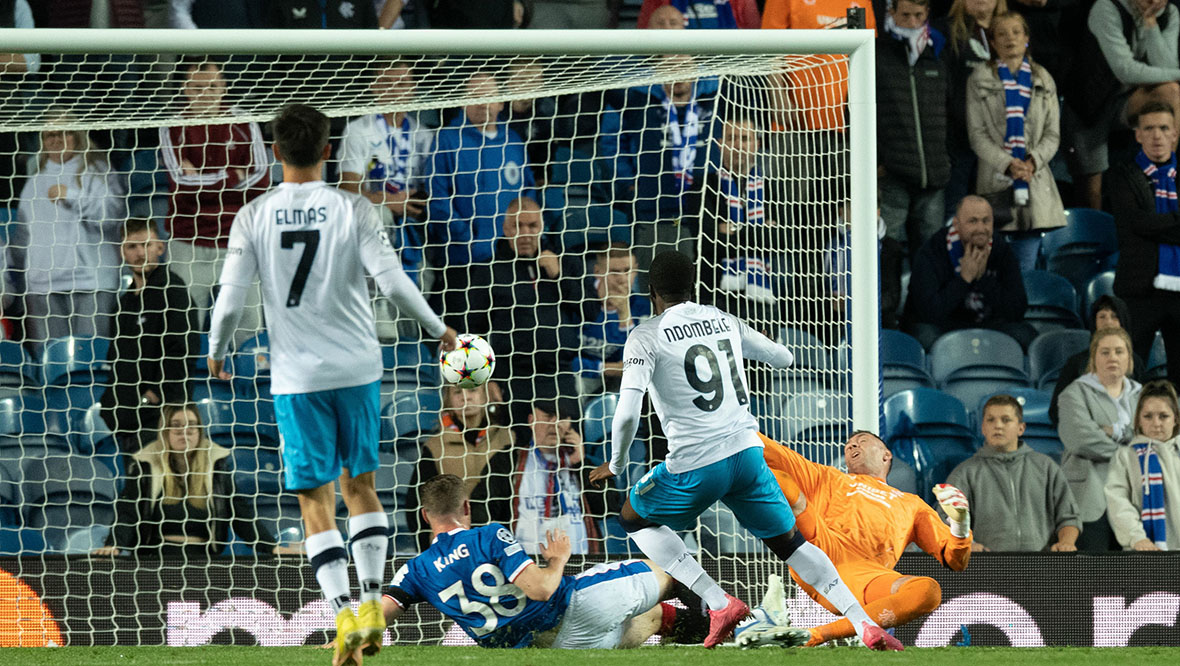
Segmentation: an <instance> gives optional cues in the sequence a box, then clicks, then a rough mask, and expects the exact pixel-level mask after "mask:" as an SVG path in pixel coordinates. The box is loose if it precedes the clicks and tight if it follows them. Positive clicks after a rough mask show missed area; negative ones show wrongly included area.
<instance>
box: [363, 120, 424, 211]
mask: <svg viewBox="0 0 1180 666" xmlns="http://www.w3.org/2000/svg"><path fill="white" fill-rule="evenodd" d="M377 122H378V123H379V124H380V126H381V127H383V128H384V129H385V141H386V143H387V144H389V152H390V154H391V155H393V163H392V164H389V165H386V164H383V163H382V162H380V161H378V162H376V163H375V164H374V165H373V168H372V169H370V170H369V179H370V180H371V181H372V182H380V183H383V184H384V185H383V186H384V189H385V191H386V192H389V193H390V194H397V193H399V192H404V191H406V190H408V189H410V153H411V152H413V146H414V144H413V141H412V140H411V138H410V136H411V130H410V117H409V116H406V117H404V118H402V123H401V126H400V127H397V128H396V129H395V128H393V127H390V126H389V123H388V122H387V121H386V120H385V114H383V113H379V114H377Z"/></svg>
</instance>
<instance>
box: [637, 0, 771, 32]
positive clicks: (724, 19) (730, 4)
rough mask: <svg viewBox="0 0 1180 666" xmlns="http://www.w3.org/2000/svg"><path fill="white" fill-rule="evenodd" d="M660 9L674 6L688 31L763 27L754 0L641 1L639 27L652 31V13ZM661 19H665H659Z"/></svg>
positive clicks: (663, 18) (653, 16)
mask: <svg viewBox="0 0 1180 666" xmlns="http://www.w3.org/2000/svg"><path fill="white" fill-rule="evenodd" d="M663 7H674V8H675V9H676V10H677V11H678V12H680V15H681V16H682V17H683V20H684V27H686V28H688V29H689V30H698V29H702V28H746V29H757V28H760V27H762V16H760V15H759V13H758V3H757V2H756V1H755V0H643V6H642V7H640V9H639V21H638V22H637V23H636V27H638V28H651V27H655V26H652V25H651V24H652V22H653V21H654V20H655V18H656V17H655V14H656V13H657V12H659V11H660V9H662V8H663ZM660 18H661V20H667V19H666V18H665V17H660Z"/></svg>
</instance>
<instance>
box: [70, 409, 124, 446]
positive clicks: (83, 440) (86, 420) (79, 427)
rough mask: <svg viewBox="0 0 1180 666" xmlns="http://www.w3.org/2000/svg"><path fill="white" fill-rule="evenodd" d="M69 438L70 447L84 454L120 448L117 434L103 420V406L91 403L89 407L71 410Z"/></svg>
mask: <svg viewBox="0 0 1180 666" xmlns="http://www.w3.org/2000/svg"><path fill="white" fill-rule="evenodd" d="M71 416H72V419H71V420H70V424H69V426H70V430H69V434H68V440H69V442H70V448H72V449H73V450H75V451H77V452H78V453H80V454H82V455H94V454H97V453H98V452H99V451H103V450H109V448H110V447H111V446H114V447H115V448H116V449H117V448H118V444H117V443H116V442H115V435H114V433H112V432H111V429H110V428H109V427H108V426H107V424H106V421H103V420H102V406H101V405H98V404H94V405H91V406H90V408H89V409H86V410H80V411H74V412H71Z"/></svg>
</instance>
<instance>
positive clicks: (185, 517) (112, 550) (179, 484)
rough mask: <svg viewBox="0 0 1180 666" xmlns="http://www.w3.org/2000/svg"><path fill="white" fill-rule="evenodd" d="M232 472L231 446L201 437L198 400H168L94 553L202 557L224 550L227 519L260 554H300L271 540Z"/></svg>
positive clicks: (133, 464) (296, 547) (132, 464)
mask: <svg viewBox="0 0 1180 666" xmlns="http://www.w3.org/2000/svg"><path fill="white" fill-rule="evenodd" d="M233 475H234V472H233V467H232V462H231V460H230V451H229V449H226V448H224V447H221V446H218V445H217V444H214V443H213V442H211V441H210V440H209V438H208V437H206V436H205V430H204V428H203V427H202V424H201V416H200V414H199V413H198V412H197V407H196V405H193V404H191V403H189V404H184V405H165V406H164V409H163V410H162V417H161V420H160V430H159V438H158V439H156V440H155V441H153V442H152V443H151V444H148V445H147V446H146V447H144V448H143V450H141V451H139V452H138V453H136V454H135V455H133V456H131V459H130V462H129V463H128V466H127V484H126V486H124V488H123V494H122V495H121V496H120V497H119V499H118V501H117V502H116V504H115V526H114V528H112V529H111V533H110V536H109V537H107V541H106V545H105V546H104V547H102V548H99V549H97V550H95V551H94V554H95V555H119V554H120V553H122V552H125V551H126V552H131V553H134V554H135V555H136V556H139V557H144V556H154V557H182V558H185V559H187V560H193V559H207V558H210V557H216V556H218V555H220V554H221V553H222V552H223V551H224V550H225V547H226V545H227V544H228V543H229V541H230V527H231V525H232V527H233V531H234V534H236V535H237V536H238V538H240V539H241V540H242V541H245V542H246V543H247V544H250V545H251V546H252V547H253V548H254V550H255V551H256V552H258V553H262V554H273V555H297V554H300V553H301V552H302V547H301V546H300V545H286V546H280V545H276V543H275V538H274V536H273V535H271V534H270V533H269V532H268V531H267V530H266V528H265V527H263V526H262V524H261V523H260V522H259V521H258V519H257V518H256V517H255V514H254V502H253V501H252V500H253V498H251V497H246V496H245V495H241V494H239V493H238V492H237V491H236V490H235V489H234V478H233Z"/></svg>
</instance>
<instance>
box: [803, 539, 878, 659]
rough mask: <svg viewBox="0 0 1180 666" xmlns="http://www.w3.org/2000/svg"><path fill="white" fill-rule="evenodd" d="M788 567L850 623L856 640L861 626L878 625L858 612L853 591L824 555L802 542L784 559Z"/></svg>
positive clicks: (862, 628)
mask: <svg viewBox="0 0 1180 666" xmlns="http://www.w3.org/2000/svg"><path fill="white" fill-rule="evenodd" d="M787 564H789V565H790V566H791V568H792V569H794V570H795V573H797V574H799V577H800V578H802V579H803V582H804V583H807V584H808V585H810V586H811V587H813V588H815V590H816V591H817V592H819V593H820V594H822V595H823V596H824V598H825V599H827V600H828V601H830V602H831V603H832V605H833V606H835V607H836V610H838V611H840V614H841V615H843V616H844V617H846V618H848V619H849V620H850V621H851V622H852V626H853V627H854V628H855V629H856V635H857V636H860V637H861V638H862V639H863V638H864V636H863V635H862V634H863V632H864V627H863V626H862V624H861V623H862V622H868V623H869V625H870V626H872V625H875V624H877V623H876V622H873V620H872V618H870V617H869V614H868V613H866V612H865V609H864V608H861V605H860V602H859V601H857V600H856V597H855V596H854V595H853V594H852V590H849V589H848V586H847V585H845V584H844V581H843V580H841V579H840V574H839V573H837V572H836V567H835V565H833V564H832V560H830V559H828V556H827V553H825V552H824V551H822V550H820V549H819V548H816V547H815V546H814V545H812V544H810V543H806V542H805V543H804V544H803V545H802V546H799V549H798V550H796V551H795V552H794V553H793V554H792V555H791V556H790V557H788V558H787Z"/></svg>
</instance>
